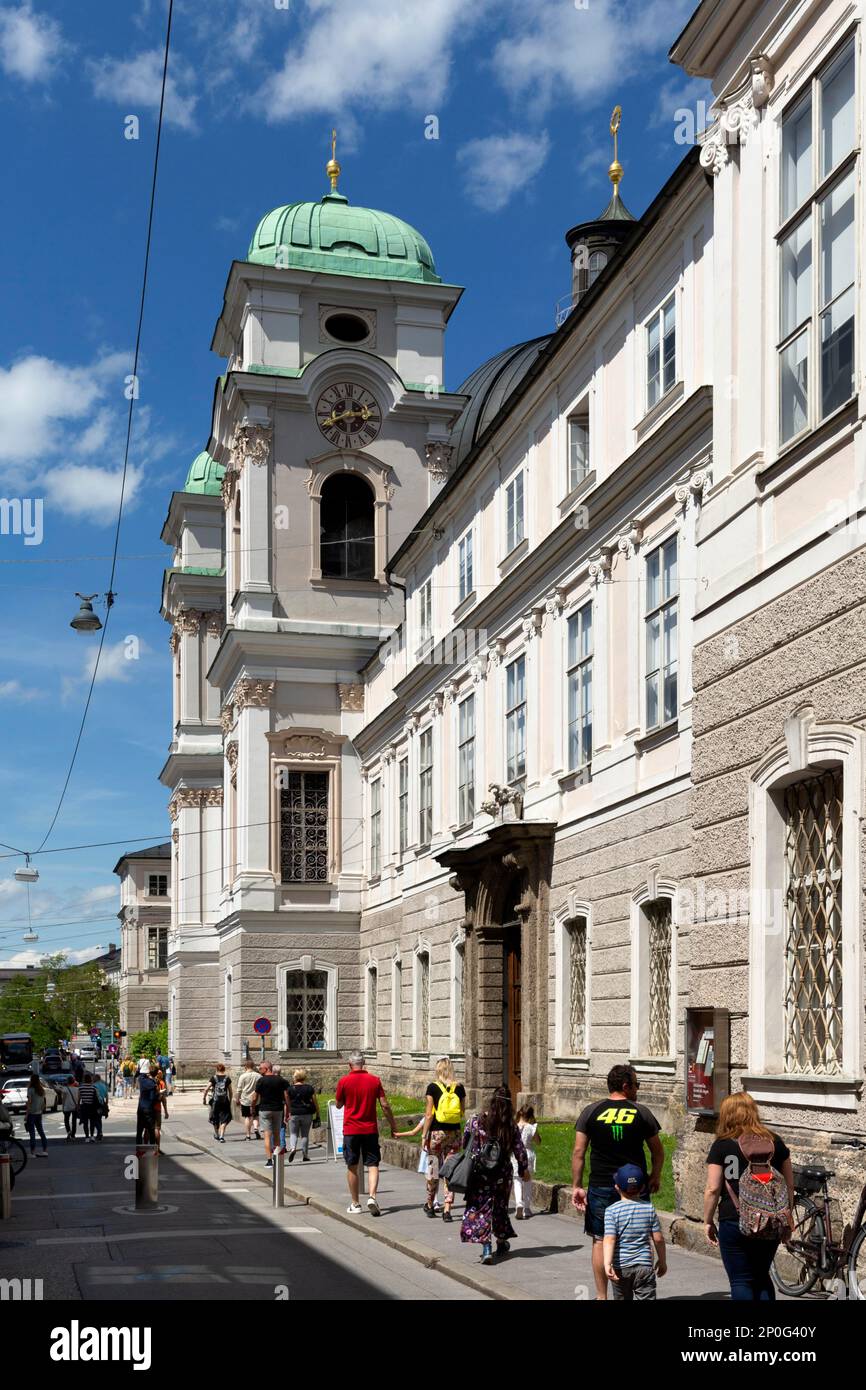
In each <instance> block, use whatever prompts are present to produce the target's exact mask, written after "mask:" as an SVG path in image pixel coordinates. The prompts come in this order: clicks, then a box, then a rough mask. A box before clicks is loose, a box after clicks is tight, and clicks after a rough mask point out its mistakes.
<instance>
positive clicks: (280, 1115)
mask: <svg viewBox="0 0 866 1390" xmlns="http://www.w3.org/2000/svg"><path fill="white" fill-rule="evenodd" d="M288 1089H289V1083H288V1081H287V1080H286V1078H285V1077H284V1076H275V1075H274V1073H273V1068H272V1067H271V1064H270V1062H262V1064H261V1066H260V1067H259V1076H258V1078H257V1080H256V1084H255V1091H254V1094H255V1098H256V1110H257V1112H258V1117H259V1125H260V1126H261V1130H262V1133H263V1135H264V1138H265V1167H266V1168H272V1167H273V1161H274V1160H273V1155H274V1153H275V1152H277V1151H278V1150H279V1148H280V1128H281V1126H282V1125H283V1124H284V1122H285V1119H286V1115H287V1113H288V1112H287V1108H286V1092H287V1091H288Z"/></svg>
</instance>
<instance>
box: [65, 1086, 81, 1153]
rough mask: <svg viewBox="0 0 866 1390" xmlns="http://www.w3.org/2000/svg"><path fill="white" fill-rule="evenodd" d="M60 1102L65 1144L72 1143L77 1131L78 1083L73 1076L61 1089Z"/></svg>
mask: <svg viewBox="0 0 866 1390" xmlns="http://www.w3.org/2000/svg"><path fill="white" fill-rule="evenodd" d="M61 1102H62V1105H63V1125H64V1128H65V1130H66V1142H67V1144H71V1143H73V1141H74V1139H75V1134H76V1131H77V1129H78V1083H77V1081H76V1080H75V1077H74V1076H71V1077H70V1078H69V1080H68V1081H67V1082H66V1083H65V1085H64V1086H63V1087H62V1088H61Z"/></svg>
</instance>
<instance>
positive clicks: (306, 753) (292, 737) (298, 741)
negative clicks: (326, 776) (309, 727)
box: [280, 734, 330, 762]
mask: <svg viewBox="0 0 866 1390" xmlns="http://www.w3.org/2000/svg"><path fill="white" fill-rule="evenodd" d="M329 751H330V750H329V748H328V745H327V743H326V742H325V740H324V739H323V738H320V737H319V736H318V735H317V734H289V735H288V736H287V737H286V738H284V739H283V740H282V746H281V748H280V752H281V754H282V756H283V757H285V758H295V759H297V760H298V761H299V762H315V761H317V760H318V759H319V758H326V757H327V756H328V754H329Z"/></svg>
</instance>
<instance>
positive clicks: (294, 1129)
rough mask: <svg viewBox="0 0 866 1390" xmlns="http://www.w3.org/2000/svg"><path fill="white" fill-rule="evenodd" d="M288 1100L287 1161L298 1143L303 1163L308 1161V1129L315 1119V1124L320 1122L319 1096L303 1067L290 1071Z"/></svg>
mask: <svg viewBox="0 0 866 1390" xmlns="http://www.w3.org/2000/svg"><path fill="white" fill-rule="evenodd" d="M288 1102H289V1162H290V1163H293V1162H294V1158H295V1153H296V1151H297V1148H298V1143H300V1145H301V1160H302V1162H303V1163H309V1161H310V1130H311V1129H312V1127H313V1121H314V1120H315V1122H316V1124H317V1125H320V1124H321V1123H322V1118H321V1116H320V1114H319V1098H318V1096H317V1095H316V1092H315V1090H314V1089H313V1087H312V1086H311V1085H310V1083H309V1082H308V1081H307V1073H306V1070H305V1069H304V1068H303V1067H295V1070H294V1071H293V1072H292V1084H291V1086H290V1087H289V1089H288Z"/></svg>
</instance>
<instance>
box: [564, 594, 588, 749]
mask: <svg viewBox="0 0 866 1390" xmlns="http://www.w3.org/2000/svg"><path fill="white" fill-rule="evenodd" d="M567 678H568V766H569V769H570V770H571V771H572V772H573V771H575V769H577V768H580V767H585V766H586V764H587V763H588V762H589V761H590V759H591V758H592V604H591V603H585V604H584V605H583V607H582V608H580V609H578V611H577V612H576V613H574V614H572V616H571V617H570V618H569V620H568V670H567Z"/></svg>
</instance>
